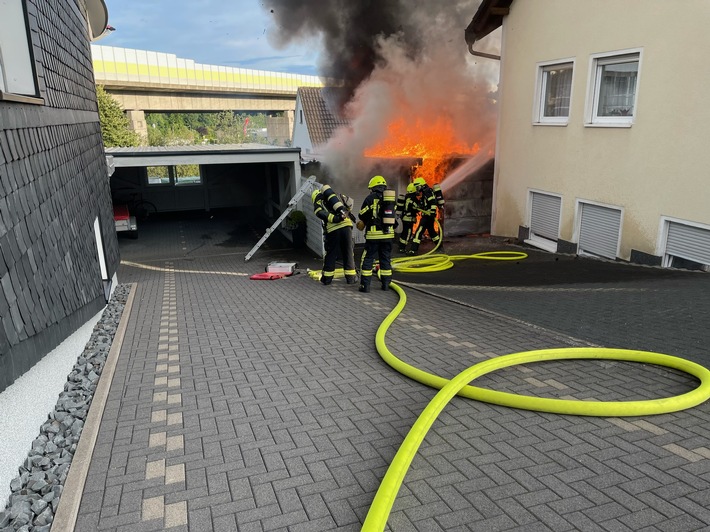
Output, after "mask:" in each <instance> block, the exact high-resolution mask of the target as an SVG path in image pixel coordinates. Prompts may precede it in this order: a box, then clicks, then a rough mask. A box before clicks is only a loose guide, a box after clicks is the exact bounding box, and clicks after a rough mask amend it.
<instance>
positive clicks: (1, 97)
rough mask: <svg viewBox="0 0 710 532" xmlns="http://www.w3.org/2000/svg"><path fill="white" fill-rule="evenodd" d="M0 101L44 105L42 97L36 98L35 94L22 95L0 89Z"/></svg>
mask: <svg viewBox="0 0 710 532" xmlns="http://www.w3.org/2000/svg"><path fill="white" fill-rule="evenodd" d="M0 101H3V102H17V103H29V104H31V105H44V98H38V97H37V96H23V95H21V94H13V93H11V92H3V91H0Z"/></svg>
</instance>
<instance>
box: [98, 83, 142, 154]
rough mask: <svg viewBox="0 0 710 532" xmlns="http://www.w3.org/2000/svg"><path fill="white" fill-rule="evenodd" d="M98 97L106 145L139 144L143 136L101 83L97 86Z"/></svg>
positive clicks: (102, 132)
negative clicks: (132, 127) (132, 126)
mask: <svg viewBox="0 0 710 532" xmlns="http://www.w3.org/2000/svg"><path fill="white" fill-rule="evenodd" d="M96 99H97V100H98V104H99V120H100V121H101V136H102V137H103V141H104V146H106V147H107V148H111V147H114V146H138V145H140V143H141V137H140V135H138V133H136V132H135V131H133V130H132V129H131V128H130V122H129V120H128V117H127V116H126V115H125V114H124V113H123V109H121V106H120V105H119V103H118V102H117V101H116V100H114V99H113V97H112V96H111V95H110V94H109V93H107V92H106V91H105V90H104V88H103V87H102V86H101V85H97V86H96Z"/></svg>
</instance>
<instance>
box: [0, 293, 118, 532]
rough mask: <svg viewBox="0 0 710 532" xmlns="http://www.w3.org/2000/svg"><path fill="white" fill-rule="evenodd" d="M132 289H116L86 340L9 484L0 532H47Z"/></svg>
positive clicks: (0, 516) (1, 514)
mask: <svg viewBox="0 0 710 532" xmlns="http://www.w3.org/2000/svg"><path fill="white" fill-rule="evenodd" d="M130 291H131V285H129V284H121V285H118V286H117V287H116V289H115V290H114V292H113V295H112V297H111V300H110V301H109V303H108V305H107V306H106V308H105V309H104V312H103V314H102V315H101V318H100V319H99V322H98V323H97V324H96V326H95V327H94V330H93V332H92V333H91V337H90V338H89V341H88V342H87V344H86V346H85V347H84V351H83V352H82V353H81V355H79V358H78V359H77V361H76V364H75V365H74V367H73V369H72V371H71V372H70V373H69V376H68V377H67V383H66V384H65V385H64V391H63V392H61V393H60V394H59V398H58V399H57V404H56V405H55V407H54V410H53V411H52V412H50V414H49V416H48V419H47V421H46V422H45V423H43V424H42V426H41V427H40V434H39V436H38V437H37V438H36V439H35V440H34V441H33V442H32V448H31V450H30V452H29V454H28V456H27V458H26V459H25V461H24V462H23V463H22V465H21V466H20V468H19V474H18V476H17V477H15V478H14V479H13V480H12V481H11V482H10V491H11V494H10V498H9V501H8V503H7V505H6V507H5V510H4V511H2V512H0V532H49V530H50V529H51V527H52V522H53V521H54V516H55V512H56V510H57V507H58V505H59V499H60V496H61V494H62V491H63V489H64V484H65V482H66V479H67V474H68V472H69V466H70V465H71V462H72V458H73V457H74V453H75V452H76V449H77V445H78V443H79V438H80V437H81V433H82V431H83V428H84V423H85V422H86V417H87V415H88V412H89V407H90V405H91V401H92V399H93V396H94V392H95V391H96V387H97V384H98V381H99V377H100V376H101V373H102V371H103V368H104V364H105V363H106V359H107V357H108V354H109V351H110V349H111V344H112V343H113V339H114V336H115V335H116V331H117V328H118V325H119V322H120V321H121V316H122V314H123V310H124V308H125V306H126V301H127V299H128V296H129V294H130Z"/></svg>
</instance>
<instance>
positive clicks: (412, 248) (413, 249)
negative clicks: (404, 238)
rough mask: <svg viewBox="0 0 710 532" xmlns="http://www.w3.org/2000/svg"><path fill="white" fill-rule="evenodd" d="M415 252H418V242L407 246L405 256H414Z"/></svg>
mask: <svg viewBox="0 0 710 532" xmlns="http://www.w3.org/2000/svg"><path fill="white" fill-rule="evenodd" d="M417 251H419V242H412V245H411V246H409V251H407V255H416V254H417Z"/></svg>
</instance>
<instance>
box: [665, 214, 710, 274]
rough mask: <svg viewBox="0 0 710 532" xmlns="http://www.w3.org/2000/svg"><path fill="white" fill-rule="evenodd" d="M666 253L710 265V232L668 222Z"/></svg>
mask: <svg viewBox="0 0 710 532" xmlns="http://www.w3.org/2000/svg"><path fill="white" fill-rule="evenodd" d="M666 253H667V254H668V255H673V256H674V257H680V258H681V259H687V260H692V261H694V262H699V263H700V264H710V230H708V229H703V228H701V227H695V226H693V225H686V224H681V223H677V222H669V224H668V239H667V240H666Z"/></svg>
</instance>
